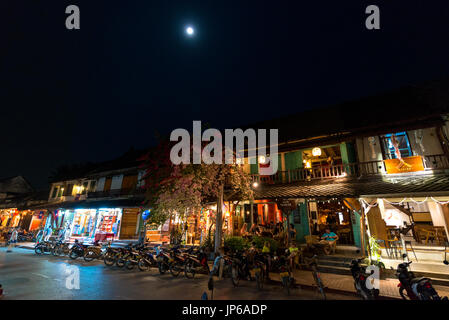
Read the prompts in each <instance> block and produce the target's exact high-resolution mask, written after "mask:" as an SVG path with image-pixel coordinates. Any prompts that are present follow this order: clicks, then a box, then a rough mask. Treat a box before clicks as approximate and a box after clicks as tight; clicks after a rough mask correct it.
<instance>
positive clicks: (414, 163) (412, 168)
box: [384, 156, 424, 174]
mask: <svg viewBox="0 0 449 320" xmlns="http://www.w3.org/2000/svg"><path fill="white" fill-rule="evenodd" d="M384 163H385V169H386V170H387V173H388V174H394V173H406V172H417V171H424V164H423V161H422V157H421V156H413V157H407V158H402V159H387V160H384Z"/></svg>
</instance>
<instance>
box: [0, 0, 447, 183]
mask: <svg viewBox="0 0 449 320" xmlns="http://www.w3.org/2000/svg"><path fill="white" fill-rule="evenodd" d="M69 4H76V5H78V6H79V8H80V11H81V30H67V29H66V28H65V19H66V17H67V16H68V15H67V14H66V13H65V8H66V6H67V5H69ZM369 4H376V5H378V6H379V7H380V17H381V29H380V30H374V31H373V30H367V29H366V28H365V19H366V17H367V14H365V8H366V7H367V5H369ZM187 25H192V26H193V27H194V28H195V31H196V34H195V36H194V37H192V38H188V37H187V36H186V34H185V32H184V29H185V27H186V26H187ZM448 31H449V2H448V1H436V0H433V1H399V0H395V1H369V2H368V1H335V0H333V1H298V0H292V1H282V0H281V1H261V0H257V1H247V0H238V1H229V0H227V1H221V0H207V1H188V0H179V1H174V0H158V1H151V0H145V1H131V0H128V1H111V0H110V1H100V0H95V1H93V0H88V1H80V0H72V1H63V0H57V1H56V0H53V1H50V0H45V1H36V0H30V1H23V0H2V1H0V36H1V38H0V39H1V49H0V79H1V80H0V81H1V83H0V97H1V100H0V102H1V109H0V110H1V111H0V115H1V132H2V137H1V157H0V177H8V176H13V175H17V174H22V175H24V176H25V177H26V178H28V180H29V181H30V182H31V183H32V184H33V185H34V186H35V187H36V188H41V187H45V185H46V183H47V178H48V176H49V175H50V173H51V171H52V170H53V169H54V168H56V167H58V166H59V165H62V164H71V163H79V162H85V161H103V160H108V159H111V158H113V157H116V156H119V155H120V154H122V153H123V152H125V151H127V150H128V149H129V148H130V147H132V146H133V147H135V148H144V147H148V146H151V145H152V144H154V143H155V132H159V133H161V134H167V133H169V132H170V131H171V130H173V129H175V128H179V127H182V128H187V129H190V128H191V126H192V120H202V121H203V122H204V123H208V124H210V126H212V127H216V128H232V127H235V126H239V125H245V124H247V123H252V122H255V121H258V120H265V119H270V118H273V117H279V116H282V115H288V114H291V113H295V112H300V111H302V110H306V109H311V108H317V107H320V106H326V105H332V104H336V103H339V102H343V101H346V100H351V99H355V98H358V97H362V96H367V95H373V94H376V93H379V92H383V91H385V90H389V89H394V88H398V87H401V86H404V85H408V84H414V83H420V82H424V81H428V80H436V79H440V78H445V77H447V76H448V71H449V40H448V34H449V33H448ZM362 113H364V116H369V115H368V114H367V110H361V114H362ZM298 125H300V124H298Z"/></svg>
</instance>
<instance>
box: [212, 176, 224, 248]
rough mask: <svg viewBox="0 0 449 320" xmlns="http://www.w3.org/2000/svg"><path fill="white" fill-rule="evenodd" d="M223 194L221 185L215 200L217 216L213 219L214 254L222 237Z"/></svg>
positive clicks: (219, 245)
mask: <svg viewBox="0 0 449 320" xmlns="http://www.w3.org/2000/svg"><path fill="white" fill-rule="evenodd" d="M223 193H224V185H221V186H220V192H219V195H218V199H217V214H216V218H215V245H214V247H215V253H218V249H220V247H221V238H222V235H223Z"/></svg>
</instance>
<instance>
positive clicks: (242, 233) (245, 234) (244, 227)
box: [240, 222, 248, 237]
mask: <svg viewBox="0 0 449 320" xmlns="http://www.w3.org/2000/svg"><path fill="white" fill-rule="evenodd" d="M247 229H248V224H247V223H246V222H245V223H244V224H243V226H242V228H241V229H240V235H241V236H242V237H245V236H247V235H248V230H247Z"/></svg>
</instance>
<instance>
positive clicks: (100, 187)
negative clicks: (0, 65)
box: [95, 177, 106, 191]
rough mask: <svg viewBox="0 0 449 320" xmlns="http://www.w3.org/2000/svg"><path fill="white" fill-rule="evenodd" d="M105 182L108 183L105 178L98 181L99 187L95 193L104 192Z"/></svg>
mask: <svg viewBox="0 0 449 320" xmlns="http://www.w3.org/2000/svg"><path fill="white" fill-rule="evenodd" d="M105 181H106V178H105V177H101V178H100V179H98V181H97V187H96V188H95V191H103V190H104V183H105Z"/></svg>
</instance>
